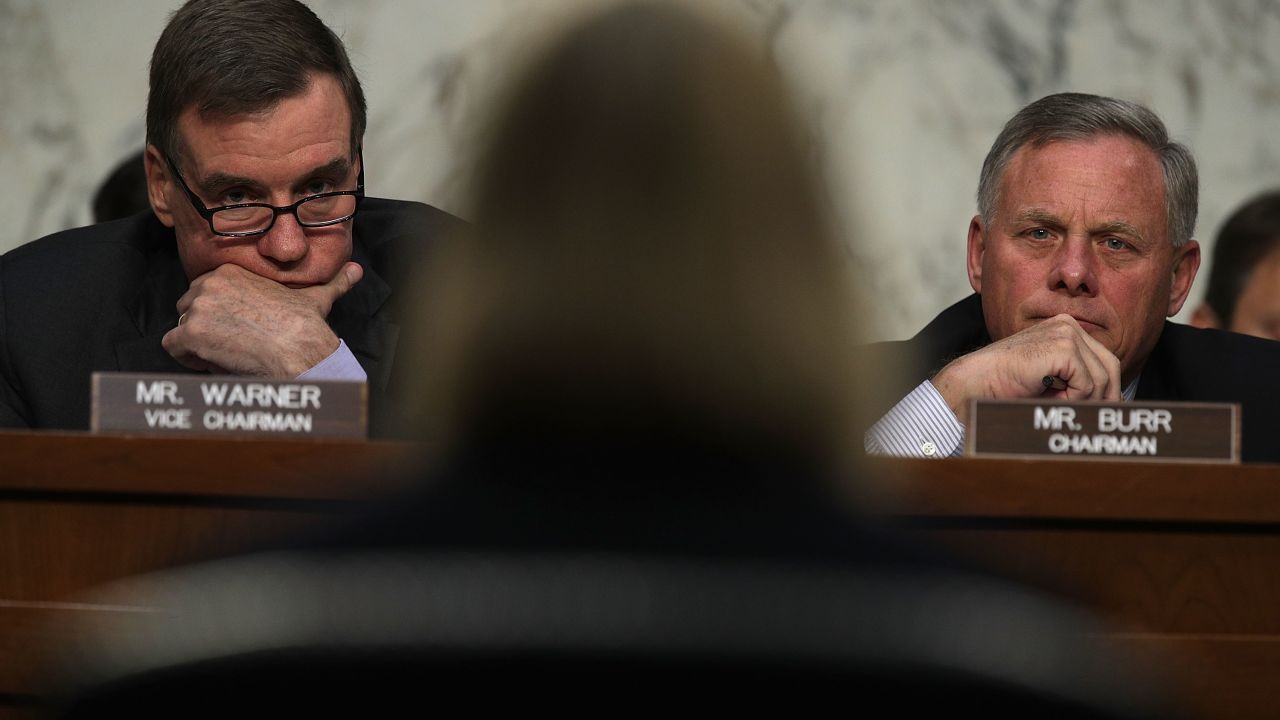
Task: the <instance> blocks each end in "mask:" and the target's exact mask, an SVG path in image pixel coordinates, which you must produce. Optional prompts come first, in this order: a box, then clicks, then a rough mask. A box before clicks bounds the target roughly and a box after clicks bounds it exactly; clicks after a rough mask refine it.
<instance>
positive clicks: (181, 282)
mask: <svg viewBox="0 0 1280 720" xmlns="http://www.w3.org/2000/svg"><path fill="white" fill-rule="evenodd" d="M154 225H155V227H154V228H152V235H153V237H152V238H150V239H149V241H148V244H149V245H150V246H151V248H152V250H151V252H150V253H148V260H147V274H146V278H145V279H144V280H143V282H142V287H141V288H139V290H138V294H137V295H136V296H135V297H134V298H133V301H132V302H131V303H130V304H129V305H128V306H127V307H126V308H125V311H126V313H127V314H128V317H130V318H131V319H132V320H133V325H134V327H133V330H134V332H133V333H130V334H127V335H125V336H123V337H120V338H118V339H117V340H116V348H115V349H116V362H117V365H118V367H117V369H118V370H121V371H124V372H175V373H181V372H191V371H190V370H188V369H187V368H185V367H183V366H182V365H180V364H179V363H178V361H176V360H174V359H173V357H171V356H170V355H169V353H167V352H165V349H164V347H163V346H161V345H160V339H161V338H163V337H164V334H165V333H167V332H169V330H171V329H173V328H174V327H176V326H177V324H178V309H177V303H178V298H180V297H182V294H183V293H184V292H186V291H187V287H188V285H189V283H188V282H187V277H186V275H185V274H184V273H183V272H182V263H181V262H179V260H178V252H177V246H176V244H175V240H174V238H173V231H171V230H168V229H167V228H164V227H163V226H162V225H160V223H159V222H158V221H154ZM155 228H159V233H157V231H156V230H155ZM157 234H158V235H159V236H158V237H156V235H157Z"/></svg>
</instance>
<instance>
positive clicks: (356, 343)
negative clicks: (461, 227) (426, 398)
mask: <svg viewBox="0 0 1280 720" xmlns="http://www.w3.org/2000/svg"><path fill="white" fill-rule="evenodd" d="M351 259H352V260H354V261H356V262H358V263H360V265H361V267H363V268H364V278H363V279H361V280H360V282H358V283H356V286H355V287H354V288H352V289H351V291H350V292H348V293H347V294H346V295H344V296H342V297H341V298H339V300H338V302H336V303H334V305H333V309H332V310H331V311H330V312H329V327H331V328H333V331H334V332H335V333H337V335H338V337H340V338H342V339H343V341H345V342H346V343H347V347H349V348H350V349H351V352H352V354H353V355H355V356H356V360H359V361H360V365H361V367H363V368H364V370H365V373H367V374H368V376H369V385H370V387H371V388H373V389H375V390H378V391H382V390H385V389H386V386H387V382H388V380H389V379H390V376H391V365H392V359H393V358H394V357H395V348H396V343H397V341H398V340H399V338H400V326H399V325H397V324H396V323H393V322H390V321H389V320H388V319H387V317H386V314H385V313H382V312H381V310H382V308H383V306H384V305H386V303H387V301H388V300H389V299H390V298H391V286H390V285H388V284H387V282H386V280H384V279H383V278H382V276H381V275H379V274H378V273H377V272H375V271H374V269H373V264H372V263H371V262H370V260H369V258H368V257H367V256H366V255H365V253H364V251H363V249H362V247H361V245H360V244H359V243H357V244H356V246H355V249H354V251H353V253H352V257H351Z"/></svg>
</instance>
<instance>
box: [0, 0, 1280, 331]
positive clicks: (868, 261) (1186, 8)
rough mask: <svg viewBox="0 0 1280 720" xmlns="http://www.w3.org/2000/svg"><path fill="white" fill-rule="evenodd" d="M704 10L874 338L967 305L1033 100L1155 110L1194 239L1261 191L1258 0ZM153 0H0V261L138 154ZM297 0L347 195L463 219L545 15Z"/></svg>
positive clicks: (1267, 36) (1271, 168) (1265, 59)
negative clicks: (334, 83) (363, 135)
mask: <svg viewBox="0 0 1280 720" xmlns="http://www.w3.org/2000/svg"><path fill="white" fill-rule="evenodd" d="M582 1H584V0H579V2H582ZM589 1H594V0H589ZM689 1H690V2H695V1H697V0H689ZM725 2H726V4H728V5H729V6H731V8H732V10H733V11H734V12H735V13H737V14H738V15H739V16H741V17H742V18H744V20H745V22H746V23H747V24H748V25H749V26H750V27H751V28H752V29H753V32H756V33H757V34H758V36H759V37H760V39H761V42H762V43H767V45H768V47H769V49H770V50H771V52H772V53H773V55H774V56H775V57H776V58H777V59H778V62H779V63H780V64H781V65H782V66H783V68H784V69H785V70H786V71H787V72H788V73H789V74H790V75H791V76H792V77H793V79H794V80H795V83H796V88H797V98H798V102H799V105H800V107H801V109H802V111H803V113H804V116H805V118H806V119H807V120H808V121H809V122H810V123H811V125H812V128H813V131H814V134H815V137H816V138H817V140H818V143H819V147H820V149H821V153H820V157H821V160H822V162H823V164H824V167H825V170H826V172H827V174H828V177H829V180H830V188H831V192H832V197H833V202H834V205H835V207H836V208H837V209H838V211H839V215H840V217H841V219H842V221H843V225H844V228H845V231H846V234H847V236H848V237H849V241H850V244H851V248H852V252H853V254H854V256H855V257H856V258H857V260H858V266H859V267H860V268H861V269H862V270H863V272H862V277H861V282H862V283H863V284H864V286H865V287H866V288H867V289H869V290H870V291H871V293H872V294H873V295H874V296H876V297H879V298H881V300H880V301H879V303H878V304H877V305H876V306H875V307H874V312H873V315H874V317H870V318H868V324H869V326H871V327H872V328H873V329H874V330H873V333H872V334H873V335H875V336H878V337H886V338H890V337H904V336H907V335H909V334H911V333H913V332H914V331H915V330H916V329H918V328H919V327H920V326H921V325H922V324H923V323H924V322H926V321H927V320H928V319H929V318H931V317H932V316H933V315H934V314H935V313H936V312H937V311H938V310H939V309H941V308H942V307H943V306H944V305H945V304H947V303H949V302H951V301H953V300H956V299H958V298H960V297H963V296H964V295H965V294H967V292H968V281H967V279H966V276H965V272H964V237H965V230H966V227H967V224H968V220H969V218H970V216H971V215H972V214H973V212H974V200H973V193H974V189H975V185H976V182H977V175H978V170H979V167H980V165H981V162H982V158H983V155H984V154H985V152H986V149H987V147H988V146H989V144H990V142H991V140H992V139H993V138H994V136H995V134H996V133H997V132H998V130H999V128H1000V126H1001V125H1002V124H1003V122H1004V121H1005V120H1006V119H1007V118H1008V117H1009V116H1010V115H1011V114H1012V113H1013V112H1015V111H1016V110H1017V109H1018V108H1019V107H1020V106H1022V105H1024V104H1025V103H1027V102H1029V101H1031V100H1034V99H1035V98H1037V97H1040V96H1042V95H1044V94H1047V93H1051V92H1057V91H1062V90H1078V91H1084V92H1095V93H1102V94H1109V95H1117V96H1120V97H1124V98H1128V99H1131V100H1136V101H1139V102H1142V103H1145V104H1147V105H1149V106H1150V107H1152V108H1153V109H1154V110H1156V112H1158V113H1159V114H1160V115H1161V116H1162V117H1163V118H1164V119H1165V121H1166V122H1167V123H1168V125H1169V127H1170V130H1171V131H1172V133H1173V134H1174V136H1175V137H1176V138H1178V139H1180V140H1182V141H1183V142H1185V143H1187V144H1188V145H1190V147H1191V148H1192V150H1193V151H1194V152H1195V154H1196V156H1197V158H1198V160H1199V162H1200V168H1201V181H1202V187H1201V214H1200V223H1199V226H1198V232H1197V235H1198V237H1200V238H1201V239H1202V241H1208V242H1211V241H1212V237H1213V233H1214V232H1216V230H1217V228H1218V226H1219V224H1220V223H1221V221H1222V219H1223V218H1224V216H1225V215H1226V214H1227V213H1228V212H1230V210H1231V209H1232V207H1233V206H1234V205H1236V204H1237V203H1239V202H1240V201H1242V200H1243V199H1245V198H1246V197H1248V196H1250V195H1251V194H1253V193H1255V192H1256V191H1258V190H1260V189H1262V188H1264V187H1270V186H1274V185H1280V140H1276V139H1274V137H1273V136H1274V134H1275V129H1276V128H1280V0H1216V1H1215V2H1204V1H1203V0H725ZM176 4H177V2H176V0H128V1H127V2H120V3H107V2H104V1H102V0H0V190H2V191H0V212H2V213H3V217H4V218H6V222H4V224H3V226H2V227H3V229H0V250H2V249H8V248H11V247H13V246H15V245H18V244H20V243H22V242H25V241H27V240H30V239H32V238H35V237H38V236H40V235H43V234H46V233H49V232H53V231H56V230H59V229H62V228H66V227H72V226H75V225H80V224H84V223H86V222H88V220H89V198H90V197H91V195H92V193H93V191H94V189H95V188H96V186H97V184H98V182H99V181H100V180H101V179H102V178H103V176H104V175H105V174H106V173H107V172H108V171H109V170H110V169H111V168H112V167H113V166H114V165H115V163H116V162H118V161H119V160H120V159H121V158H122V157H124V156H125V155H127V154H128V153H129V152H131V151H133V150H135V149H137V148H139V147H140V146H141V143H142V139H143V111H144V104H145V98H146V70H147V62H148V59H149V54H150V50H151V47H152V45H153V43H154V41H155V38H156V36H157V35H158V34H159V31H160V28H161V27H162V26H163V24H164V21H165V18H166V16H167V14H168V12H169V11H170V10H172V8H173V7H174V6H175V5H176ZM312 5H313V7H315V8H316V10H317V11H318V12H319V13H320V14H321V15H322V17H324V18H325V19H326V21H328V22H329V23H330V25H331V26H332V27H334V28H335V29H336V30H337V31H338V32H339V33H340V34H341V35H342V36H343V37H344V38H345V40H346V41H347V43H348V46H349V48H350V50H351V52H352V56H353V60H354V61H355V63H356V65H357V67H358V69H359V71H360V72H361V74H362V77H363V79H364V82H365V89H366V92H367V94H368V97H369V104H370V124H369V132H368V137H367V143H366V150H365V156H366V162H367V164H368V168H369V176H368V184H369V188H370V192H371V193H372V194H377V195H384V196H390V197H402V198H413V199H422V200H426V201H428V202H431V203H432V204H435V205H438V206H441V207H444V208H446V209H451V210H454V211H457V212H465V208H463V207H462V202H463V195H464V192H463V185H464V180H465V176H466V171H467V165H468V163H467V158H468V157H469V156H470V153H471V150H472V147H473V145H474V144H475V126H476V122H475V119H476V118H477V117H478V112H479V111H480V109H481V108H483V107H484V105H485V102H486V100H487V98H488V97H489V96H490V94H491V93H492V92H493V88H494V87H495V85H496V84H497V82H498V79H499V78H500V77H501V73H502V70H503V68H505V67H507V66H508V65H509V64H510V62H512V61H511V60H510V58H512V57H513V56H512V54H511V53H512V50H513V48H514V47H517V46H518V45H519V43H518V39H519V38H522V37H525V36H526V34H527V30H528V28H529V27H530V26H531V25H536V24H537V23H541V22H546V20H545V17H546V14H547V8H548V6H547V4H546V3H535V2H531V1H521V0H469V1H468V2H455V1H453V0H364V1H363V2H358V3H355V2H342V1H340V0H313V2H312ZM515 57H518V54H517V55H516V56H515ZM1208 242H1206V244H1208ZM1206 259H1207V256H1206ZM1205 270H1206V268H1203V267H1202V269H1201V282H1198V283H1197V288H1196V290H1195V291H1193V297H1192V302H1194V301H1195V300H1196V299H1197V298H1198V297H1199V293H1200V291H1201V290H1202V285H1203V280H1204V278H1205V277H1206V274H1205ZM1191 304H1192V303H1188V306H1190V305H1191ZM1185 314H1186V312H1185V311H1184V313H1183V315H1184V316H1185Z"/></svg>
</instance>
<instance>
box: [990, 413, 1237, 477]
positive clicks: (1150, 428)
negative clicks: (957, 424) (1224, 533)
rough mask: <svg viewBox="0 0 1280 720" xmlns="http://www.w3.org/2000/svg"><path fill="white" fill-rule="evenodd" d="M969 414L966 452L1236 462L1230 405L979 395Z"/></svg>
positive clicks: (1001, 455)
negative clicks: (1003, 398) (983, 397)
mask: <svg viewBox="0 0 1280 720" xmlns="http://www.w3.org/2000/svg"><path fill="white" fill-rule="evenodd" d="M969 418H970V422H969V427H968V428H967V430H966V433H965V452H966V454H968V455H975V456H987V457H993V456H999V457H1037V458H1054V459H1088V460H1142V461H1165V462H1172V461H1176V462H1208V463H1238V462H1240V406H1239V405H1235V404H1226V403H1185V402H1145V401H1144V402H1121V403H1104V402H1059V401H1044V400H1007V401H994V400H978V401H974V403H973V404H972V405H971V406H970V414H969Z"/></svg>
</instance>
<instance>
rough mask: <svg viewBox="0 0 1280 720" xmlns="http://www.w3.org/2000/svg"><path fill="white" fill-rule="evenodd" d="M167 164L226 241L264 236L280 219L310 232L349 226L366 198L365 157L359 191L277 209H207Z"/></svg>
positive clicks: (257, 205) (252, 206) (239, 205)
mask: <svg viewBox="0 0 1280 720" xmlns="http://www.w3.org/2000/svg"><path fill="white" fill-rule="evenodd" d="M164 159H165V162H167V163H169V168H170V169H171V170H173V174H174V176H176V177H177V178H178V183H179V184H180V185H182V189H183V190H185V191H186V193H187V198H188V199H190V200H191V206H192V207H194V208H195V209H196V212H198V213H200V216H201V217H203V218H204V219H205V221H206V222H208V223H209V230H211V231H212V232H213V234H215V235H222V236H224V237H251V236H253V235H261V234H263V233H265V232H266V231H268V230H270V229H271V227H272V226H273V225H275V224H276V218H277V217H279V216H280V215H292V216H293V217H294V218H295V219H297V221H298V224H299V225H301V226H302V227H306V228H318V227H326V226H328V225H337V224H338V223H342V222H346V221H348V220H350V219H351V218H353V217H355V216H356V211H357V210H359V209H360V201H361V200H362V199H363V198H364V157H363V156H361V158H360V176H359V177H358V178H357V179H356V189H355V190H337V191H334V192H327V193H320V194H318V195H308V196H307V197H304V198H301V199H299V200H298V201H297V202H295V203H294V204H292V205H285V206H283V207H276V206H275V205H268V204H267V203H237V204H235V205H223V206H221V207H215V208H210V207H205V204H204V201H202V200H201V199H200V196H199V195H196V194H195V193H194V192H192V190H191V188H190V187H189V186H188V185H187V181H186V180H185V179H183V177H182V173H180V172H178V166H177V165H175V164H174V163H173V160H172V159H170V158H169V156H168V155H165V158H164Z"/></svg>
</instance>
